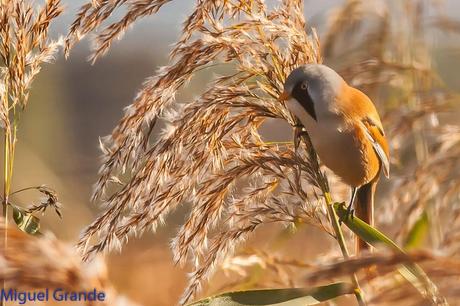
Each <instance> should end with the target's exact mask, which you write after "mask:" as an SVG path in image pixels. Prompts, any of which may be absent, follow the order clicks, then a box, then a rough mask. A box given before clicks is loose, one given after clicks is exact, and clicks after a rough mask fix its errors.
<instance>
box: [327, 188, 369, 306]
mask: <svg viewBox="0 0 460 306" xmlns="http://www.w3.org/2000/svg"><path fill="white" fill-rule="evenodd" d="M324 198H325V199H326V206H327V212H328V215H329V218H330V219H331V223H332V227H333V229H334V232H335V236H336V239H337V242H338V243H339V246H340V250H341V251H342V255H343V257H344V258H345V259H348V258H350V253H349V252H348V249H347V245H346V244H345V238H344V236H343V232H342V229H341V228H340V223H339V218H338V217H337V213H336V212H335V209H334V202H333V201H332V197H331V195H330V193H328V192H326V193H324ZM351 281H352V283H353V286H354V287H355V290H354V294H355V296H356V300H357V301H358V304H359V305H360V306H365V305H366V301H365V300H364V296H363V292H362V290H361V287H360V286H359V281H358V277H357V276H356V274H355V273H353V274H352V276H351Z"/></svg>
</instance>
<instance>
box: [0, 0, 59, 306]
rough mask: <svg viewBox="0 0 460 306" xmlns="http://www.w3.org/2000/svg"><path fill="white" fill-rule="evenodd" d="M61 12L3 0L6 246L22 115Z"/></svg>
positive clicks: (52, 5) (51, 5)
mask: <svg viewBox="0 0 460 306" xmlns="http://www.w3.org/2000/svg"><path fill="white" fill-rule="evenodd" d="M61 13H62V7H61V3H60V1H59V0H47V1H45V2H44V4H43V5H42V6H41V7H37V6H35V5H34V4H33V3H32V1H25V0H4V1H1V3H0V100H1V101H0V128H1V130H2V132H3V136H4V138H3V148H4V151H3V163H2V164H3V175H2V182H3V194H2V206H3V209H2V216H3V219H2V222H4V228H5V230H4V231H3V239H2V245H3V247H5V246H6V244H7V242H8V234H7V231H6V226H5V225H6V224H8V207H9V206H12V203H10V201H9V196H10V193H11V181H12V177H13V164H14V156H15V149H16V142H17V130H18V125H19V121H20V115H21V112H22V110H23V109H24V108H25V107H26V106H27V102H28V97H29V89H30V86H31V83H32V81H33V80H34V78H35V76H36V75H37V74H38V73H39V72H40V70H41V66H42V64H44V63H48V62H51V61H52V60H53V59H54V55H55V54H56V52H57V51H58V47H59V46H60V45H61V41H60V40H56V41H55V40H52V39H50V38H49V35H48V34H49V27H50V24H51V22H52V21H53V20H54V19H55V18H56V17H58V16H59V15H60V14H61ZM3 288H5V283H3ZM1 304H2V305H3V300H2V302H1Z"/></svg>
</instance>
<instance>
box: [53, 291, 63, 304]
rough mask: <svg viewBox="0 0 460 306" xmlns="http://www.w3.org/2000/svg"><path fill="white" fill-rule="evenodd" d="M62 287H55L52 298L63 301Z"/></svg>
mask: <svg viewBox="0 0 460 306" xmlns="http://www.w3.org/2000/svg"><path fill="white" fill-rule="evenodd" d="M63 291H64V290H63V289H62V288H57V289H55V290H54V291H53V299H54V300H55V301H65V296H64V293H63Z"/></svg>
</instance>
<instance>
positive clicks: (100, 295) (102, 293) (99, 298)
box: [96, 292, 105, 302]
mask: <svg viewBox="0 0 460 306" xmlns="http://www.w3.org/2000/svg"><path fill="white" fill-rule="evenodd" d="M96 300H97V301H100V302H103V301H104V300H105V293H104V292H99V293H98V294H97V299H96Z"/></svg>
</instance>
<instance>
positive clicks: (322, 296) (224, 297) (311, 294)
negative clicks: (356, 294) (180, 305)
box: [189, 283, 353, 306]
mask: <svg viewBox="0 0 460 306" xmlns="http://www.w3.org/2000/svg"><path fill="white" fill-rule="evenodd" d="M352 293H353V286H352V285H351V284H348V283H333V284H330V285H327V286H320V287H314V288H288V289H267V290H250V291H238V292H227V293H223V294H220V295H217V296H213V297H208V298H206V299H203V300H201V301H198V302H195V303H192V304H189V306H255V305H258V306H262V305H263V306H277V305H279V306H281V305H282V306H307V305H317V304H319V303H321V302H324V301H327V300H330V299H333V298H336V297H339V296H342V295H346V294H352Z"/></svg>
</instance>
